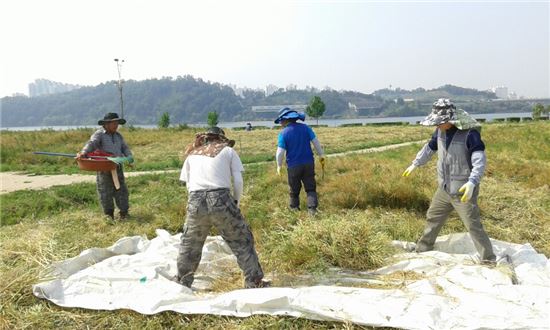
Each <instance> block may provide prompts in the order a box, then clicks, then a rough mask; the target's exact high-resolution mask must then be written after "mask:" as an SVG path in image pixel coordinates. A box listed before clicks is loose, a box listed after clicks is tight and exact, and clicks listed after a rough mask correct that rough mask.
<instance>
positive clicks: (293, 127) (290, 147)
mask: <svg viewBox="0 0 550 330" xmlns="http://www.w3.org/2000/svg"><path fill="white" fill-rule="evenodd" d="M297 120H301V121H304V120H305V114H303V113H298V112H297V111H295V110H293V109H291V108H288V107H285V108H283V109H281V110H280V111H279V114H278V116H277V119H275V124H279V123H280V124H281V126H282V127H283V129H282V131H281V132H280V133H279V136H278V141H277V153H276V155H275V159H276V160H277V174H278V175H281V167H282V165H283V158H284V157H285V155H286V164H287V167H288V185H289V188H290V192H289V195H290V202H289V206H290V209H292V210H299V209H300V199H299V197H300V190H301V189H302V184H303V185H304V190H305V192H306V195H307V208H308V212H309V214H311V215H314V214H315V213H316V212H317V206H318V203H319V202H318V199H317V184H316V181H315V161H314V158H313V151H312V149H311V144H313V146H314V147H315V151H316V152H317V155H319V158H320V162H321V165H323V166H324V164H325V156H324V153H323V148H322V147H321V143H320V142H319V140H318V139H317V137H316V136H315V133H314V132H313V130H312V129H311V127H309V126H308V125H306V124H303V123H297V122H296V121H297Z"/></svg>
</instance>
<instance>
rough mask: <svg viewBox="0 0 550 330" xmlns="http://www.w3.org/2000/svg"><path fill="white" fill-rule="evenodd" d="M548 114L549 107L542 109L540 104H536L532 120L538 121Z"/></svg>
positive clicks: (542, 106)
mask: <svg viewBox="0 0 550 330" xmlns="http://www.w3.org/2000/svg"><path fill="white" fill-rule="evenodd" d="M548 114H550V105H549V106H547V107H546V109H545V108H544V105H542V104H541V103H537V104H535V105H534V106H533V118H534V119H540V118H541V117H543V116H547V117H548Z"/></svg>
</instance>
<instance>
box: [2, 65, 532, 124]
mask: <svg viewBox="0 0 550 330" xmlns="http://www.w3.org/2000/svg"><path fill="white" fill-rule="evenodd" d="M123 95H124V116H125V118H126V119H127V120H128V122H129V123H130V124H153V125H154V124H156V123H157V122H158V120H159V118H160V116H161V115H162V113H164V112H168V113H169V114H170V122H171V123H172V124H183V123H204V122H205V121H206V118H207V114H208V112H210V111H216V112H218V114H219V120H220V121H222V122H223V121H248V120H263V119H273V117H274V115H275V113H256V112H253V111H252V106H258V105H283V104H307V103H308V102H309V101H310V100H311V98H312V97H313V96H315V95H319V96H320V97H321V99H322V100H323V101H324V102H325V104H326V112H325V114H324V116H323V118H354V117H358V116H414V115H423V114H426V113H427V112H428V111H429V109H430V105H431V103H432V102H433V101H434V100H435V99H437V98H440V97H445V98H450V99H452V100H453V101H455V102H457V103H458V104H459V105H461V107H463V108H464V109H465V110H467V111H470V112H472V113H476V112H514V111H530V106H531V105H530V104H528V103H527V102H523V103H522V102H516V103H511V102H499V103H498V104H497V103H496V102H493V103H491V100H493V99H495V98H496V97H495V95H494V94H493V93H490V92H485V91H478V90H475V89H470V88H462V87H457V86H452V85H445V86H442V87H439V88H436V89H432V90H425V89H423V88H417V89H415V90H412V91H407V90H402V89H395V90H390V89H382V90H378V91H376V92H374V93H373V94H364V93H359V92H354V91H333V90H324V91H316V92H314V91H311V90H290V91H284V90H279V91H277V92H275V93H274V94H272V95H270V96H267V97H266V96H265V94H264V93H263V92H261V91H254V90H247V91H245V92H244V94H243V97H240V96H237V95H235V93H234V91H233V90H232V89H231V88H230V87H229V86H226V85H222V84H219V83H215V82H206V81H204V80H202V79H200V78H194V77H192V76H189V75H187V76H179V77H177V78H171V77H165V78H162V79H149V80H143V81H134V80H129V81H125V82H124V89H123ZM0 101H1V107H0V118H1V126H2V127H10V126H47V125H95V124H96V123H97V120H98V119H99V118H102V117H103V115H104V114H105V113H107V112H120V111H119V110H120V104H119V94H118V89H117V87H116V82H115V81H110V82H106V83H103V84H100V85H98V86H95V87H82V88H80V89H77V90H72V91H69V92H66V93H60V94H54V95H45V96H38V97H32V98H29V97H25V96H16V97H4V98H2V99H1V100H0Z"/></svg>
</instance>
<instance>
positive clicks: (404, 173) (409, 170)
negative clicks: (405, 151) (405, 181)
mask: <svg viewBox="0 0 550 330" xmlns="http://www.w3.org/2000/svg"><path fill="white" fill-rule="evenodd" d="M415 168H416V165H414V164H411V166H409V167H407V169H406V170H405V172H403V174H401V176H405V177H406V176H409V175H410V174H411V173H412V171H414V169H415Z"/></svg>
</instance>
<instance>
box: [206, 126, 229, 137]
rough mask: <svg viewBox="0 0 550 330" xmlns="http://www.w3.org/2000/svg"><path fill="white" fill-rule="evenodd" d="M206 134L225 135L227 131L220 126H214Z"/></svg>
mask: <svg viewBox="0 0 550 330" xmlns="http://www.w3.org/2000/svg"><path fill="white" fill-rule="evenodd" d="M206 134H215V135H221V136H223V137H225V132H224V131H223V129H221V128H219V127H218V126H212V127H210V128H209V129H208V130H207V131H206Z"/></svg>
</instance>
